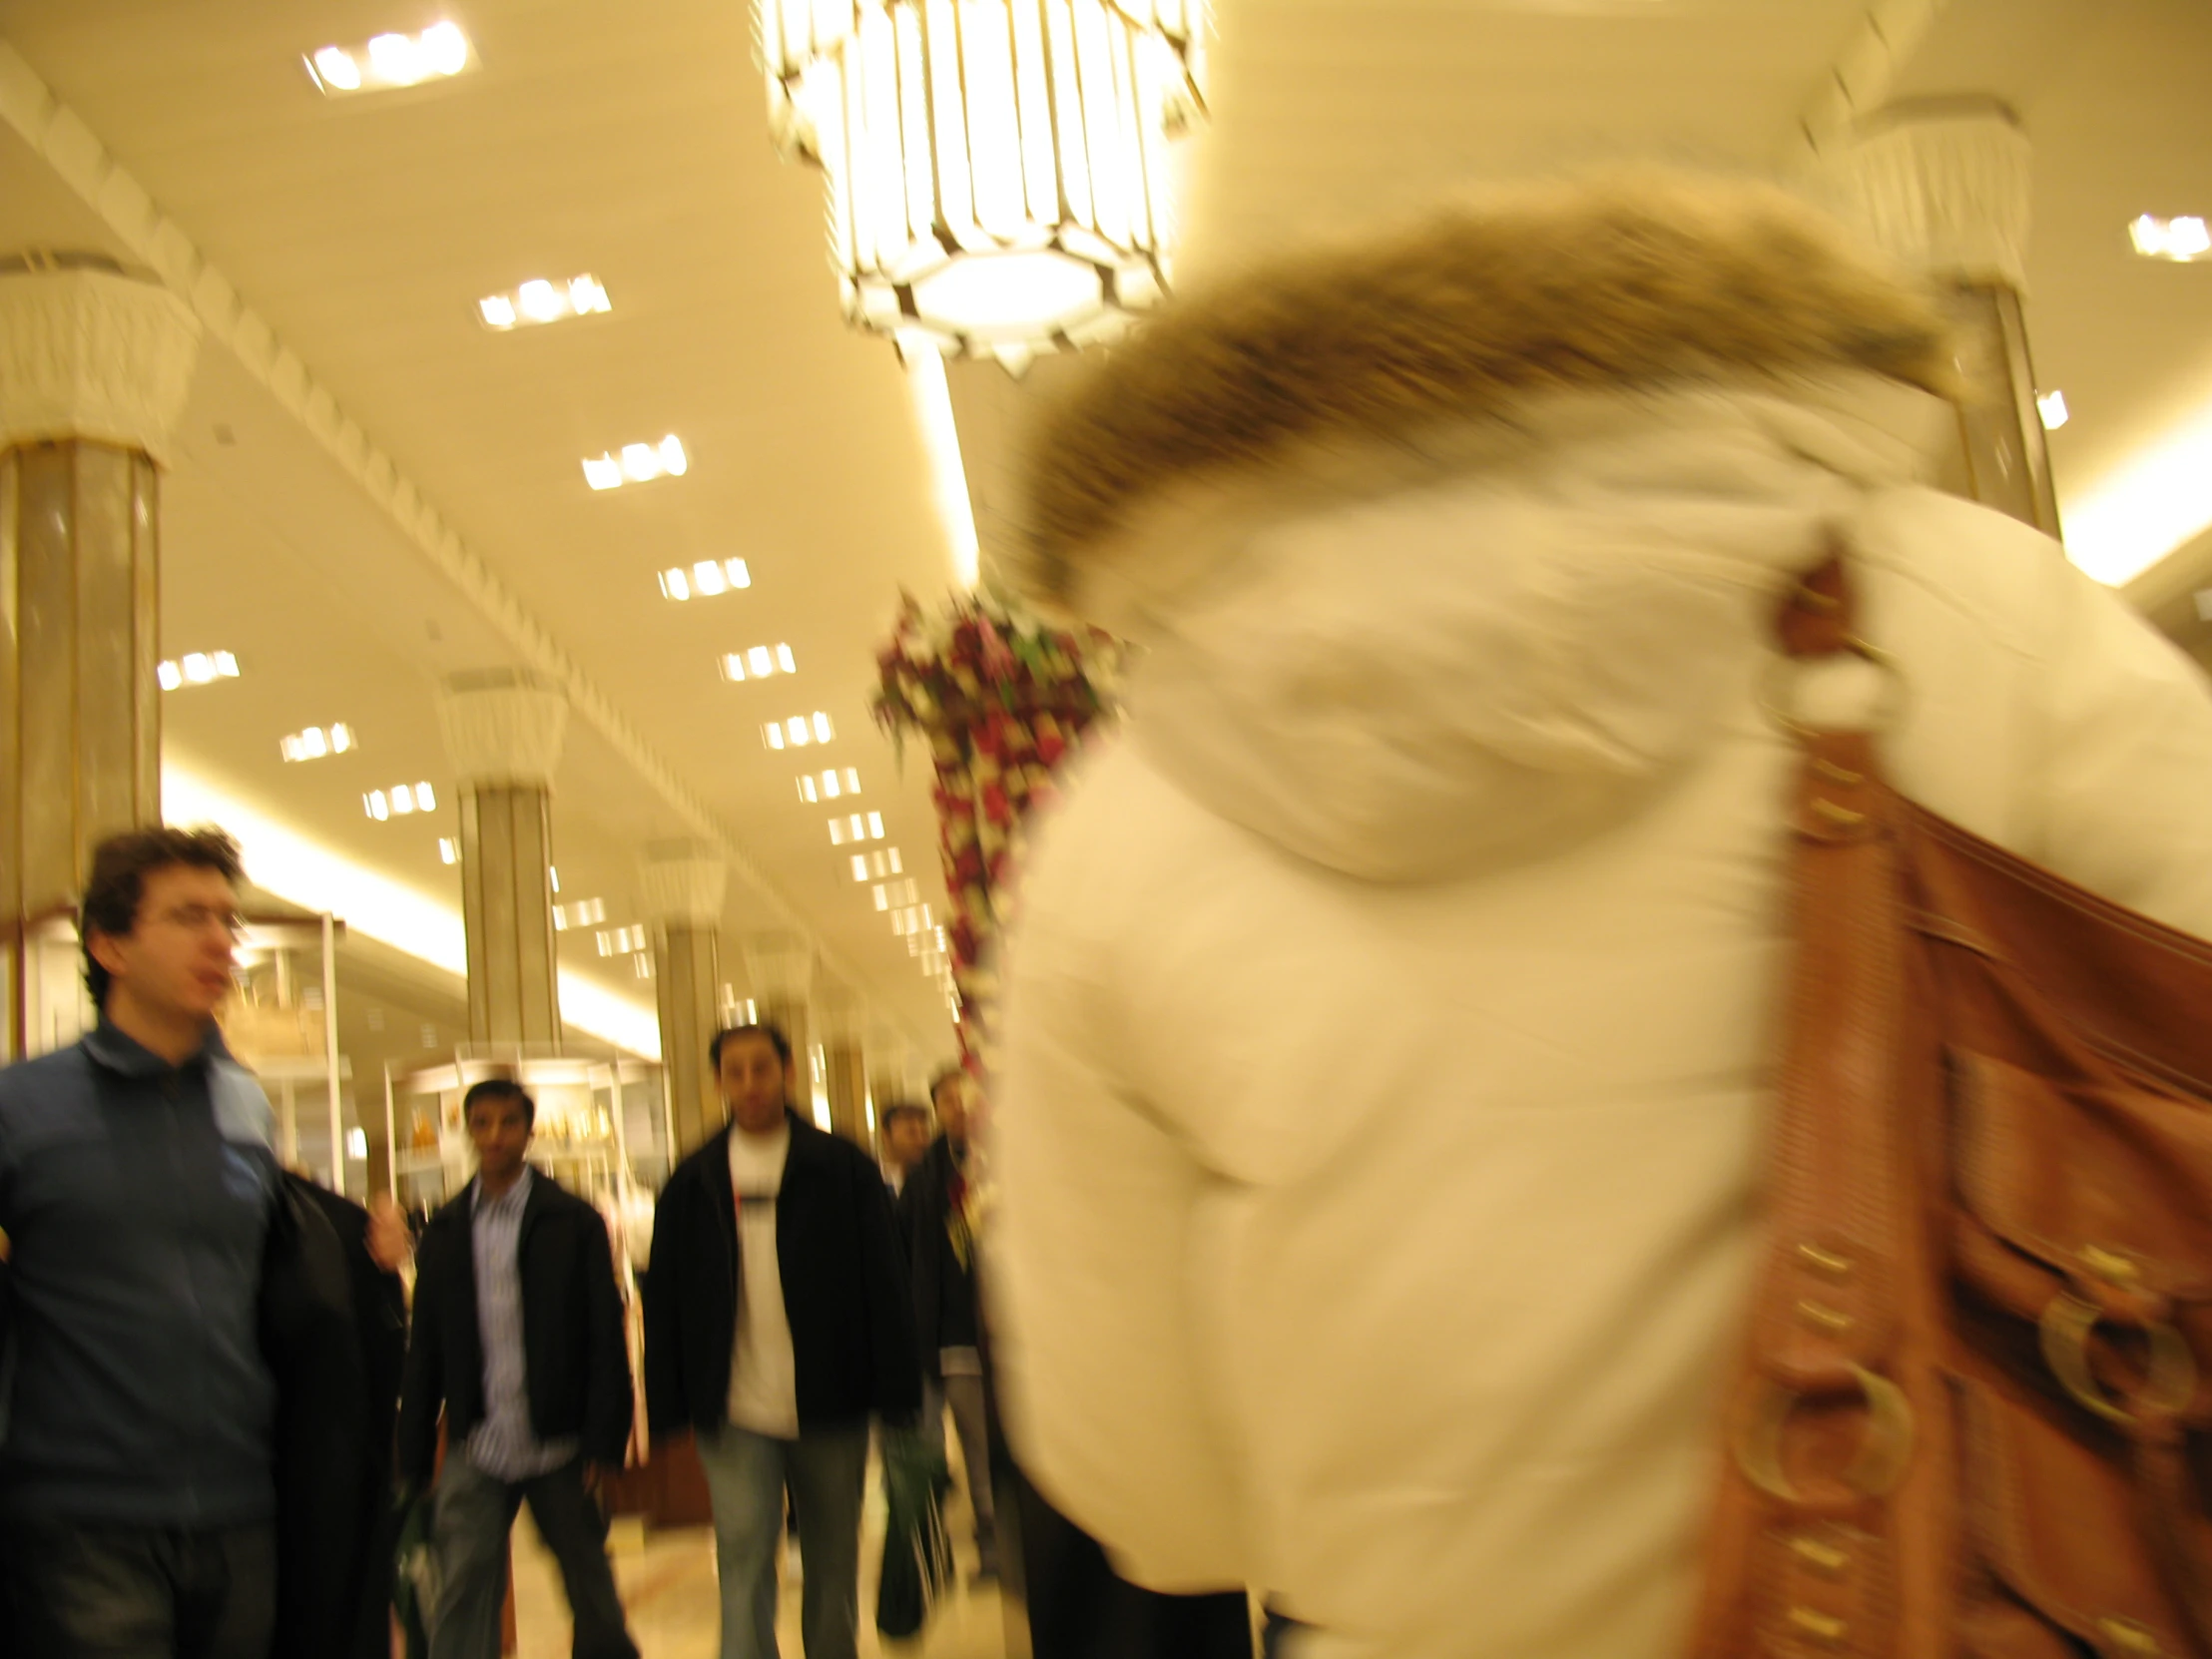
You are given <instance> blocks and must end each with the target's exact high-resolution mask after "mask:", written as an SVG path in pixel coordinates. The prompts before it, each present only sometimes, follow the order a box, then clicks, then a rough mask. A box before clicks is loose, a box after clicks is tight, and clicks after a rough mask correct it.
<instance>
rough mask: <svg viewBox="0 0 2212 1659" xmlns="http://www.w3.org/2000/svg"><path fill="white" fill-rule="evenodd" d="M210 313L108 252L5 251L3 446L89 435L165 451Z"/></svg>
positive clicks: (1, 260)
mask: <svg viewBox="0 0 2212 1659" xmlns="http://www.w3.org/2000/svg"><path fill="white" fill-rule="evenodd" d="M199 354H200V318H199V317H198V316H196V315H195V314H194V313H193V309H192V307H191V306H190V305H188V304H186V303H185V302H184V300H182V299H180V298H178V297H177V295H176V294H174V293H172V292H170V290H169V289H168V288H166V287H164V286H163V285H162V284H161V282H160V281H158V280H157V279H155V278H154V277H152V276H145V277H140V276H136V275H133V274H132V273H129V272H127V271H125V270H124V269H123V267H122V266H120V265H118V264H117V263H116V262H115V261H114V260H111V259H108V258H107V257H106V256H105V255H99V254H48V253H42V252H40V253H19V254H11V255H5V256H0V448H7V447H10V446H12V445H15V444H19V443H28V442H32V441H34V440H38V439H64V438H88V439H91V440H93V441H95V442H99V443H112V444H116V445H118V446H120V447H122V448H125V449H139V450H144V451H145V452H146V453H147V454H148V455H151V456H152V457H153V458H154V459H155V460H157V461H159V460H162V459H164V458H165V457H166V456H167V453H168V450H169V439H170V434H171V433H172V432H173V431H174V430H175V428H176V425H177V417H178V416H179V415H181V414H183V413H184V409H185V398H186V395H187V394H188V393H189V392H190V390H191V389H192V370H193V365H194V364H195V363H196V362H197V361H198V359H199Z"/></svg>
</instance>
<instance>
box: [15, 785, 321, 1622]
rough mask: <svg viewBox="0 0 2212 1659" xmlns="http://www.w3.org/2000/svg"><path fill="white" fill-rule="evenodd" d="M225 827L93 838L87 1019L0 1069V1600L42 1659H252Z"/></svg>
mask: <svg viewBox="0 0 2212 1659" xmlns="http://www.w3.org/2000/svg"><path fill="white" fill-rule="evenodd" d="M239 879H240V865H239V851H238V847H237V844H236V843H235V842H233V841H232V840H231V839H230V837H228V836H227V835H225V834H223V833H222V832H221V831H220V830H192V831H188V830H170V829H153V830H134V831H131V832H129V833H127V834H123V835H119V836H115V837H113V838H111V839H109V840H107V841H105V842H103V843H102V844H101V845H100V846H99V847H98V848H97V849H96V850H95V854H94V860H93V869H92V878H91V881H90V883H89V884H88V886H87V889H86V892H85V899H84V913H83V925H82V932H83V935H84V940H85V973H86V980H87V983H88V984H89V985H90V987H91V990H92V995H93V999H94V1001H95V1002H96V1003H97V1004H98V1005H99V1008H100V1022H99V1025H98V1027H97V1029H95V1030H94V1031H93V1032H92V1033H91V1034H90V1035H88V1036H87V1037H85V1039H84V1040H83V1041H82V1042H79V1043H77V1044H75V1045H74V1046H72V1047H70V1048H66V1049H62V1050H59V1051H57V1052H55V1053H52V1054H47V1055H43V1056H41V1057H39V1058H38V1059H35V1060H31V1061H27V1062H25V1063H24V1064H22V1065H18V1066H13V1067H11V1068H9V1069H8V1070H7V1071H5V1072H0V1232H4V1233H5V1234H6V1235H7V1238H8V1242H9V1258H8V1278H9V1281H10V1294H11V1298H12V1307H11V1309H10V1315H9V1322H8V1326H7V1336H6V1349H5V1353H4V1354H0V1600H4V1609H0V1614H4V1617H5V1620H6V1629H7V1631H8V1632H9V1633H10V1634H12V1637H13V1639H14V1646H15V1651H16V1652H17V1653H19V1654H23V1655H36V1656H38V1659H76V1656H80V1655H82V1656H87V1659H89V1656H91V1655H95V1654H97V1655H101V1656H103V1659H113V1656H120V1655H129V1656H131V1659H139V1656H145V1659H157V1656H160V1659H166V1656H169V1655H175V1656H177V1659H266V1656H267V1654H268V1651H269V1646H270V1642H271V1639H272V1630H273V1621H274V1619H275V1616H276V1559H277V1546H276V1538H275V1528H274V1525H273V1522H274V1519H275V1516H276V1512H277V1489H276V1479H275V1473H274V1461H273V1459H274V1445H273V1437H274V1434H275V1423H276V1414H277V1388H276V1383H274V1381H273V1380H272V1377H271V1374H270V1370H269V1367H268V1364H267V1363H266V1361H265V1359H264V1357H263V1352H262V1347H261V1329H260V1323H259V1316H260V1292H261V1281H262V1267H263V1251H264V1245H265V1243H266V1240H267V1237H268V1232H269V1227H270V1218H271V1215H272V1212H273V1208H274V1204H275V1200H276V1194H277V1180H278V1176H277V1164H276V1161H275V1158H274V1157H273V1155H272V1153H271V1151H270V1145H269V1143H270V1129H271V1125H270V1121H269V1117H270V1114H269V1103H268V1100H267V1099H266V1097H265V1096H264V1095H263V1094H262V1092H261V1089H260V1087H259V1085H257V1084H256V1083H255V1082H254V1080H253V1078H252V1077H251V1076H250V1075H248V1074H247V1073H246V1072H245V1071H244V1070H243V1069H242V1068H241V1067H240V1066H239V1065H238V1064H237V1062H235V1061H234V1060H232V1059H231V1057H230V1055H229V1054H228V1053H227V1052H226V1051H225V1049H224V1047H223V1041H222V1038H221V1037H220V1036H219V1035H218V1034H217V1032H216V1028H215V1023H214V1015H215V1010H216V1007H217V1005H218V1004H219V1003H220V1002H221V1001H222V999H223V997H224V995H225V993H226V992H227V991H228V990H229V989H230V986H231V953H232V945H233V942H234V940H235V939H236V937H237V933H238V929H239V926H240V920H239V915H238V893H237V885H236V884H237V882H238V880H239Z"/></svg>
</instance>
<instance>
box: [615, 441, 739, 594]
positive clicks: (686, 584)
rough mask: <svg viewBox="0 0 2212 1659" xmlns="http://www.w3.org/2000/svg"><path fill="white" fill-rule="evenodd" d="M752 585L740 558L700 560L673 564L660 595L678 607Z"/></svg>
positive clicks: (662, 574)
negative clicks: (689, 563)
mask: <svg viewBox="0 0 2212 1659" xmlns="http://www.w3.org/2000/svg"><path fill="white" fill-rule="evenodd" d="M617 471H618V473H619V471H620V469H619V468H617ZM752 585H753V572H752V570H751V569H750V568H749V567H748V566H747V564H746V562H745V561H744V560H743V559H722V560H719V561H718V560H714V559H702V560H701V561H700V562H699V563H698V564H695V565H676V566H674V567H672V568H671V569H668V570H664V571H662V572H661V596H662V597H663V598H664V599H673V600H675V601H676V602H677V603H679V604H682V603H683V602H684V601H686V600H690V599H713V598H715V597H716V596H717V595H720V594H725V593H736V592H738V591H739V590H741V589H744V588H750V587H751V586H752Z"/></svg>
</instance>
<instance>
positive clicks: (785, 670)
mask: <svg viewBox="0 0 2212 1659" xmlns="http://www.w3.org/2000/svg"><path fill="white" fill-rule="evenodd" d="M798 672H799V661H798V659H797V658H795V657H794V656H793V655H792V648H791V647H790V646H788V645H756V646H754V647H753V648H752V649H750V650H747V651H732V652H729V653H727V654H726V655H725V656H724V657H723V659H722V677H723V678H724V679H725V680H735V681H744V680H766V679H769V678H771V677H772V676H774V675H778V674H797V673H798Z"/></svg>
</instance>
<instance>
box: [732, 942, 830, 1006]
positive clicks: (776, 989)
mask: <svg viewBox="0 0 2212 1659" xmlns="http://www.w3.org/2000/svg"><path fill="white" fill-rule="evenodd" d="M745 971H746V976H747V979H748V980H749V982H750V985H751V990H752V995H753V998H754V1000H755V1001H759V1002H805V1001H806V1000H807V997H808V993H809V992H810V991H811V990H813V988H814V981H815V947H814V945H813V944H812V943H810V942H809V941H808V940H806V939H803V938H801V937H800V936H799V935H798V934H797V933H755V934H752V935H750V936H749V937H748V938H747V939H746V941H745Z"/></svg>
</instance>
